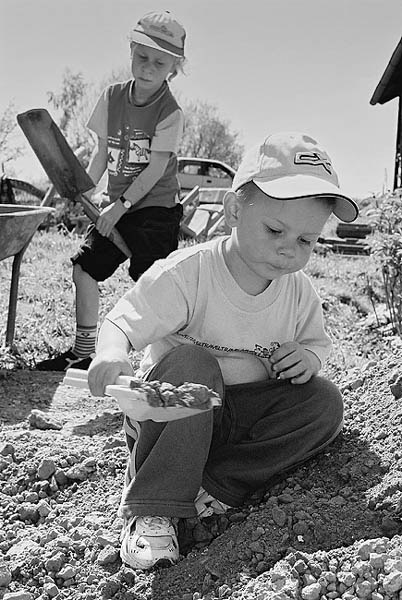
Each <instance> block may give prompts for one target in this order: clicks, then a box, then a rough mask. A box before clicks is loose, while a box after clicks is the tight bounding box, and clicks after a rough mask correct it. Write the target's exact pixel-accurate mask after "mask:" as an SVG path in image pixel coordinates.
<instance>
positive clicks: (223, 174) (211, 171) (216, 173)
mask: <svg viewBox="0 0 402 600" xmlns="http://www.w3.org/2000/svg"><path fill="white" fill-rule="evenodd" d="M207 176H208V177H215V178H216V179H232V175H231V174H230V173H229V172H228V171H226V169H224V168H223V167H220V166H218V165H211V166H209V167H208V172H207Z"/></svg>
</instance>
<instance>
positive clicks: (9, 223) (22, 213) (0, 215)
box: [0, 204, 54, 346]
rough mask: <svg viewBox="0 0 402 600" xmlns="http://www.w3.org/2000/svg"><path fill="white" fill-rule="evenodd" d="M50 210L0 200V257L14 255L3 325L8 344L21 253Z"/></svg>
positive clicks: (15, 306)
mask: <svg viewBox="0 0 402 600" xmlns="http://www.w3.org/2000/svg"><path fill="white" fill-rule="evenodd" d="M52 212H54V208H50V207H47V206H23V205H20V204H0V260H4V259H5V258H10V257H11V256H14V259H13V265H12V275H11V285H10V296H9V304H8V316H7V328H6V345H7V346H12V343H13V340H14V332H15V318H16V312H17V297H18V281H19V275H20V268H21V261H22V257H23V255H24V252H25V250H26V249H27V247H28V245H29V243H30V241H31V239H32V237H33V235H34V233H35V232H36V230H37V229H38V227H39V225H40V224H41V223H42V222H43V221H44V220H45V218H46V217H47V216H48V215H49V214H50V213H52Z"/></svg>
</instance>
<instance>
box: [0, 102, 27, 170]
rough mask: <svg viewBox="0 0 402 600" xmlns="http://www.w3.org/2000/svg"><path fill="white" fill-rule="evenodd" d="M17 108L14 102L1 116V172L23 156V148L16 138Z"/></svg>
mask: <svg viewBox="0 0 402 600" xmlns="http://www.w3.org/2000/svg"><path fill="white" fill-rule="evenodd" d="M16 113H17V111H16V108H15V106H14V104H13V103H12V102H10V104H8V105H7V106H6V108H5V109H4V111H3V113H2V114H0V171H2V170H3V168H4V165H5V164H6V163H8V162H10V161H12V160H15V159H16V158H18V157H19V156H21V154H22V146H21V145H19V144H18V143H17V142H16V141H15V139H14V137H15V134H16V133H17V120H16Z"/></svg>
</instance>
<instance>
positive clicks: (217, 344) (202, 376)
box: [88, 133, 358, 569]
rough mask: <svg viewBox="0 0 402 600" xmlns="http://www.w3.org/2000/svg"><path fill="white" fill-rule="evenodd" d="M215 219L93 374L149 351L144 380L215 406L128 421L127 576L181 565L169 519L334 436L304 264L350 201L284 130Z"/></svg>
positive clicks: (338, 424) (126, 371)
mask: <svg viewBox="0 0 402 600" xmlns="http://www.w3.org/2000/svg"><path fill="white" fill-rule="evenodd" d="M224 210H225V217H226V221H227V223H228V225H229V226H230V227H231V228H232V232H231V235H230V236H222V237H219V238H216V239H214V240H212V241H208V242H206V243H203V244H200V245H198V246H191V247H188V248H183V249H180V250H177V251H176V252H174V253H173V254H171V255H170V256H169V257H168V258H166V259H164V260H160V261H157V262H156V263H155V264H154V265H153V266H152V267H151V268H150V269H149V270H148V271H147V272H146V273H145V274H144V275H143V276H142V277H141V279H140V281H139V283H138V284H137V285H136V286H135V287H134V288H133V289H132V290H130V291H129V292H127V293H126V294H125V295H124V297H123V298H122V299H121V300H120V301H119V302H118V303H117V305H116V306H115V307H114V309H113V310H112V311H111V312H110V313H109V315H108V316H107V318H106V320H105V322H104V323H103V325H102V327H101V330H100V336H99V342H98V348H97V355H96V358H95V359H94V361H93V363H92V364H91V367H90V369H89V373H88V377H89V385H90V389H91V391H92V393H93V394H95V395H102V394H103V393H104V389H105V386H106V385H107V384H110V383H112V382H113V381H114V380H115V379H116V377H117V376H118V375H121V374H123V375H132V374H133V368H132V366H131V363H130V360H129V357H128V353H129V351H130V350H131V349H135V350H142V349H145V353H144V357H143V360H142V363H141V372H142V374H143V377H145V378H146V379H148V380H159V381H168V382H170V383H172V384H174V385H179V384H181V383H183V382H184V381H190V382H195V383H200V384H204V385H206V386H208V387H209V388H212V389H213V390H215V391H216V392H217V393H218V394H219V395H220V396H221V398H222V399H223V406H222V408H220V409H215V410H214V411H207V412H205V413H202V414H198V415H196V416H193V417H190V418H185V419H181V420H177V421H170V422H167V423H157V422H153V421H145V422H142V423H136V422H133V421H132V420H130V419H129V418H128V417H126V419H125V428H126V433H127V441H128V447H129V450H130V461H129V468H128V473H127V475H128V477H127V482H126V486H125V489H124V492H123V496H122V501H121V505H120V514H121V516H123V517H124V518H125V523H126V525H125V529H124V532H123V543H122V547H121V557H122V559H123V561H124V562H126V563H127V564H129V565H131V566H132V567H134V568H142V569H148V568H150V567H152V566H153V565H155V564H157V563H158V562H162V563H174V562H176V561H177V559H178V557H179V549H178V544H177V537H176V532H175V520H176V519H177V518H188V517H193V516H195V515H196V514H198V515H200V516H201V517H202V516H205V515H208V514H211V512H212V511H215V512H222V511H224V510H225V509H226V508H227V506H239V505H241V504H242V503H243V502H244V501H245V499H246V498H247V496H248V495H249V494H251V493H252V492H253V491H255V490H256V489H260V488H262V487H263V486H265V485H267V482H269V481H270V480H271V478H272V477H273V476H274V475H276V474H278V473H280V472H285V471H286V470H288V469H290V468H292V467H294V466H295V465H298V464H300V463H302V462H303V461H305V460H307V459H308V458H310V457H311V456H313V455H315V454H316V453H317V452H320V451H321V450H322V449H323V448H324V447H325V446H327V445H328V444H329V443H330V442H331V441H332V440H334V438H335V437H336V436H337V435H338V434H339V432H340V431H341V428H342V423H343V404H342V397H341V394H340V392H339V390H338V389H337V387H336V386H335V385H334V384H333V383H332V382H330V381H328V380H326V379H324V378H322V377H320V376H318V372H319V370H320V368H321V365H322V364H323V362H324V361H325V359H326V357H327V355H328V353H329V351H330V347H331V342H330V339H329V337H328V335H327V334H326V332H325V329H324V325H323V315H322V310H321V302H320V299H319V297H318V295H317V293H316V292H315V290H314V288H313V286H312V284H311V282H310V280H309V278H308V277H307V276H306V275H305V274H304V273H303V271H302V269H303V268H304V267H305V266H306V264H307V262H308V260H309V258H310V255H311V253H312V250H313V248H314V245H315V243H316V241H317V239H318V237H319V235H320V233H321V231H322V228H323V227H324V224H325V223H326V221H327V219H328V217H329V216H330V214H331V213H334V214H335V215H336V216H337V217H338V218H339V219H341V220H343V221H347V222H350V221H353V220H354V219H355V218H356V217H357V215H358V208H357V206H356V204H355V202H354V201H353V200H352V199H351V198H349V197H348V196H346V195H345V194H343V193H342V192H341V190H340V188H339V183H338V178H337V175H336V173H335V171H334V168H333V166H332V164H331V160H330V158H329V157H328V154H327V153H326V152H325V150H324V149H323V148H322V147H321V146H320V145H319V144H318V143H317V142H316V141H315V140H314V139H313V138H311V137H310V136H307V135H304V134H300V133H279V134H274V135H270V136H268V137H266V138H265V139H264V140H263V142H262V143H261V144H260V145H259V146H257V147H256V148H253V149H252V150H251V151H250V152H248V153H247V154H246V155H245V157H244V159H243V161H242V163H241V165H240V167H239V169H238V171H237V174H236V176H235V178H234V181H233V188H232V190H231V191H229V192H228V193H227V194H226V197H225V199H224ZM137 376H138V373H137Z"/></svg>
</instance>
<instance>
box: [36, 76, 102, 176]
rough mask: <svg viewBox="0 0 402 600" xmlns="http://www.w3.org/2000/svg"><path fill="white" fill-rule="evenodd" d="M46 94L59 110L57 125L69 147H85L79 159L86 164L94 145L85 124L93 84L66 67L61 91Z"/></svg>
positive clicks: (92, 95)
mask: <svg viewBox="0 0 402 600" xmlns="http://www.w3.org/2000/svg"><path fill="white" fill-rule="evenodd" d="M47 95H48V99H49V103H50V104H52V105H53V107H54V109H55V110H56V111H58V112H59V116H58V125H59V127H60V129H61V131H62V132H63V133H64V135H65V137H66V139H67V141H68V143H69V144H70V146H71V148H72V149H73V150H74V151H76V150H78V148H83V149H85V152H84V154H83V155H82V157H81V161H82V162H83V164H84V165H85V166H86V165H87V164H88V162H89V157H90V155H91V152H92V149H93V147H94V138H93V136H92V135H91V133H90V131H89V129H88V128H87V126H86V122H87V120H88V117H89V114H90V111H91V109H92V106H93V102H94V90H93V86H92V85H91V84H89V83H86V82H85V81H84V79H83V76H82V73H72V72H71V71H70V69H66V70H65V71H64V74H63V79H62V84H61V91H60V92H59V93H55V92H51V91H50V92H48V93H47ZM55 120H56V119H55Z"/></svg>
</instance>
